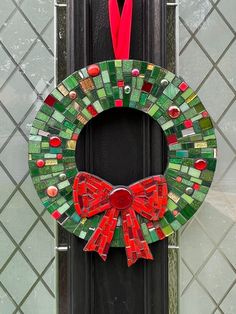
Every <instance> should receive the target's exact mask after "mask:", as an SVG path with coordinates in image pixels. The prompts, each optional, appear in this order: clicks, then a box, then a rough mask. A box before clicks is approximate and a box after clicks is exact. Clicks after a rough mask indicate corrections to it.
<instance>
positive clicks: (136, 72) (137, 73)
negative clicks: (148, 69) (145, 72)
mask: <svg viewBox="0 0 236 314" xmlns="http://www.w3.org/2000/svg"><path fill="white" fill-rule="evenodd" d="M139 73H140V72H139V69H133V70H132V76H139Z"/></svg>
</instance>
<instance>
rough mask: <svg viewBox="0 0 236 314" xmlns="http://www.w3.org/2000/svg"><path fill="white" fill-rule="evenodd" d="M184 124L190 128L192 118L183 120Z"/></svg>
mask: <svg viewBox="0 0 236 314" xmlns="http://www.w3.org/2000/svg"><path fill="white" fill-rule="evenodd" d="M184 126H185V127H186V128H191V127H192V126H193V122H192V120H190V119H189V120H185V121H184Z"/></svg>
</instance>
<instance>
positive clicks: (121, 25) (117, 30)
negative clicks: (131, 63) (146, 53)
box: [108, 0, 133, 59]
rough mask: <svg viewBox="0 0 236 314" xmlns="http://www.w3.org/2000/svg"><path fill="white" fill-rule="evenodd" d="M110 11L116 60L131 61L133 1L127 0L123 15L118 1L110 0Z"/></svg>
mask: <svg viewBox="0 0 236 314" xmlns="http://www.w3.org/2000/svg"><path fill="white" fill-rule="evenodd" d="M108 11H109V20H110V29H111V37H112V44H113V50H114V54H115V58H116V59H129V51H130V38H131V27H132V12H133V0H125V3H124V6H123V10H122V14H121V15H120V10H119V6H118V3H117V0H109V3H108Z"/></svg>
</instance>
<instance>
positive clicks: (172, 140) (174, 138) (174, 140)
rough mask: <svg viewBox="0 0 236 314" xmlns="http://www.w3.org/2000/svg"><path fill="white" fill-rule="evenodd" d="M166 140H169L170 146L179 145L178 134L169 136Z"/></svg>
mask: <svg viewBox="0 0 236 314" xmlns="http://www.w3.org/2000/svg"><path fill="white" fill-rule="evenodd" d="M166 140H167V143H168V144H169V145H173V144H177V143H178V139H177V136H176V134H171V135H168V136H167V137H166Z"/></svg>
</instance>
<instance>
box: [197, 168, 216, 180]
mask: <svg viewBox="0 0 236 314" xmlns="http://www.w3.org/2000/svg"><path fill="white" fill-rule="evenodd" d="M213 177H214V172H213V171H209V170H204V171H202V173H201V176H200V178H201V179H202V180H203V181H208V182H211V181H212V180H213Z"/></svg>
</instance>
